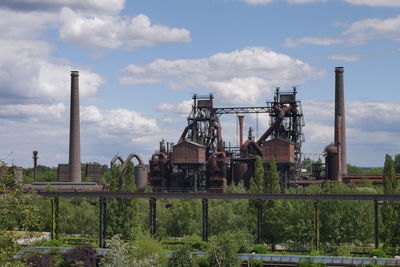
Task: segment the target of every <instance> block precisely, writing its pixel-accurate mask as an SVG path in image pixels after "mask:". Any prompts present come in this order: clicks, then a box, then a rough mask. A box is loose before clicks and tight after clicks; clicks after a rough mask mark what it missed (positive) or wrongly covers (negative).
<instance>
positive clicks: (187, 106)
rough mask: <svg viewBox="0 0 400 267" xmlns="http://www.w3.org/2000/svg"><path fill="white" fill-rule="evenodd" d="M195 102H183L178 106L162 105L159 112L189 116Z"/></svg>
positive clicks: (158, 108)
mask: <svg viewBox="0 0 400 267" xmlns="http://www.w3.org/2000/svg"><path fill="white" fill-rule="evenodd" d="M192 104H193V100H187V101H183V102H181V103H178V104H170V103H166V102H163V103H160V104H159V105H158V107H157V111H159V112H162V113H168V114H176V115H181V116H187V115H188V114H189V112H190V110H191V109H192Z"/></svg>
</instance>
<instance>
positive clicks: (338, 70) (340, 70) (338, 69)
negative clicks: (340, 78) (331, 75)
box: [335, 67, 344, 72]
mask: <svg viewBox="0 0 400 267" xmlns="http://www.w3.org/2000/svg"><path fill="white" fill-rule="evenodd" d="M335 72H344V68H343V67H335Z"/></svg>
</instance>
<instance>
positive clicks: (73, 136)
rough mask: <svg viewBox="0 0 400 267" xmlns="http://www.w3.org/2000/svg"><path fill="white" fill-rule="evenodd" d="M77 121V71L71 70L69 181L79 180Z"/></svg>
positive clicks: (79, 152) (78, 128) (77, 181)
mask: <svg viewBox="0 0 400 267" xmlns="http://www.w3.org/2000/svg"><path fill="white" fill-rule="evenodd" d="M79 124H80V122H79V71H71V113H70V126H69V175H70V176H69V178H70V179H69V181H70V182H74V183H80V182H82V180H81V138H80V125H79Z"/></svg>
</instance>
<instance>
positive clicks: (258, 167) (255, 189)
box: [250, 155, 265, 193]
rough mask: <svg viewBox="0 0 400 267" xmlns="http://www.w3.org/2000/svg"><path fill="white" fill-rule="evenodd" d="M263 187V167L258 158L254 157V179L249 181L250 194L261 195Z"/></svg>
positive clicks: (260, 159)
mask: <svg viewBox="0 0 400 267" xmlns="http://www.w3.org/2000/svg"><path fill="white" fill-rule="evenodd" d="M264 187H265V177H264V166H263V160H262V158H261V157H260V156H258V155H257V156H256V161H255V163H254V177H252V178H251V180H250V192H252V193H263V192H264Z"/></svg>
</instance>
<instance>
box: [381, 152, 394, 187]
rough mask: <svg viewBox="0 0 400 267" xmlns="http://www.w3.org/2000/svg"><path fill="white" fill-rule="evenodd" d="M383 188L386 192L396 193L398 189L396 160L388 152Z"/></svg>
mask: <svg viewBox="0 0 400 267" xmlns="http://www.w3.org/2000/svg"><path fill="white" fill-rule="evenodd" d="M383 188H384V193H385V194H394V193H396V190H397V179H396V173H395V169H394V162H393V159H392V157H391V156H390V155H388V154H386V157H385V165H384V167H383Z"/></svg>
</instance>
